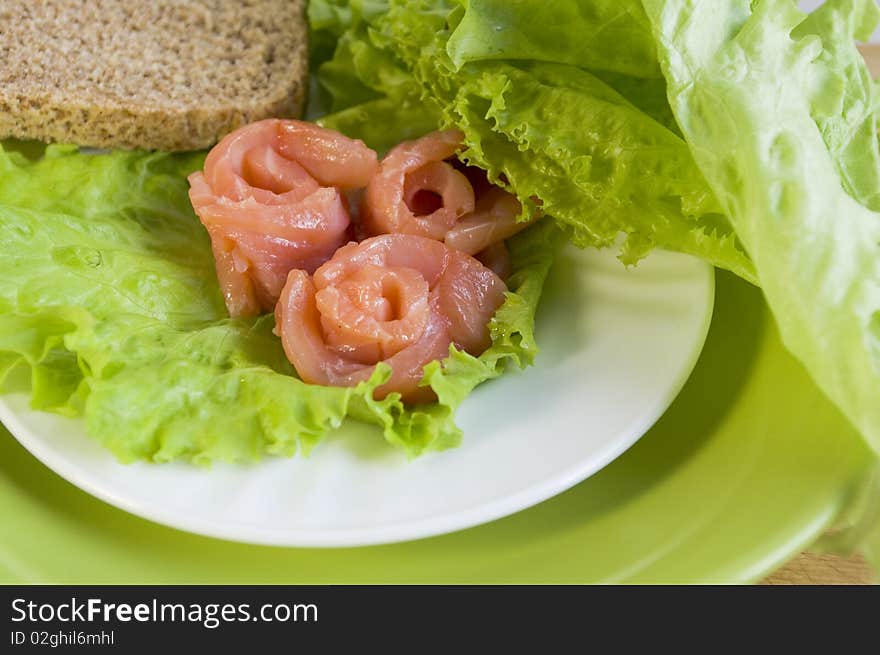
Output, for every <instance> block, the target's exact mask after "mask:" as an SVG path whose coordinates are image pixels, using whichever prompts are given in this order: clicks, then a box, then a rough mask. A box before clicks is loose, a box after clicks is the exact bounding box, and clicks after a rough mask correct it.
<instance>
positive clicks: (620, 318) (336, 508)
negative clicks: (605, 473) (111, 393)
mask: <svg viewBox="0 0 880 655" xmlns="http://www.w3.org/2000/svg"><path fill="white" fill-rule="evenodd" d="M713 299H714V277H713V273H712V269H711V268H710V267H709V266H707V265H706V264H704V263H702V262H700V261H698V260H696V259H693V258H691V257H687V256H683V255H674V254H670V253H665V252H658V253H655V254H654V255H652V256H651V257H649V258H648V259H647V260H646V261H644V262H642V263H641V264H640V265H639V266H638V267H637V268H636V269H633V270H626V269H624V267H623V266H622V265H621V264H620V263H619V262H618V261H616V259H615V258H614V256H613V255H612V254H611V253H599V252H595V251H585V252H580V251H575V250H574V249H571V250H570V251H567V252H566V254H565V256H564V257H563V258H562V260H561V261H560V262H559V264H557V266H556V267H555V268H554V271H553V273H552V274H551V278H550V280H549V283H548V288H547V292H546V294H545V296H544V299H543V301H542V303H541V307H540V311H539V316H538V333H537V338H538V343H539V344H540V346H541V348H542V351H541V354H540V355H539V357H538V362H537V365H536V366H534V367H533V368H530V369H527V370H526V371H523V372H513V373H508V374H506V375H504V376H502V377H501V378H499V379H498V380H495V381H492V382H490V383H487V384H485V385H483V386H481V387H479V388H478V389H477V390H476V391H475V392H474V393H473V394H472V396H471V397H470V398H469V399H468V400H467V401H466V402H465V404H464V405H463V407H462V408H461V411H460V413H459V425H461V427H462V428H463V429H464V433H465V437H464V442H463V443H462V445H461V446H460V447H459V448H457V449H455V450H449V451H445V452H441V453H434V454H431V455H427V456H424V457H422V458H419V459H417V460H414V461H407V460H406V458H405V457H404V455H403V454H402V453H400V452H398V451H397V450H394V449H392V448H391V447H390V446H387V445H386V444H385V443H384V441H383V439H382V437H381V435H380V434H379V433H378V431H377V430H374V429H373V428H372V427H370V426H364V425H360V424H357V423H354V422H352V423H349V424H346V425H345V426H344V427H343V429H342V430H340V431H339V432H338V433H337V434H335V435H333V436H332V437H330V438H329V439H328V440H327V441H326V442H324V443H323V444H321V445H319V446H318V447H317V448H316V449H315V450H314V451H313V453H312V455H311V456H310V457H309V458H295V459H286V460H285V459H271V460H266V461H264V462H262V463H259V464H256V465H252V466H228V465H223V466H219V465H215V466H214V467H213V468H212V469H210V470H203V469H198V468H195V467H191V466H188V465H185V464H171V465H161V466H160V465H150V464H144V463H139V464H133V465H122V464H119V463H117V462H116V460H115V459H114V458H113V457H112V456H111V455H110V454H109V452H107V451H105V450H103V449H102V448H101V447H99V446H98V445H97V444H96V443H95V442H93V441H91V440H90V439H89V438H88V437H87V436H86V434H85V432H84V429H83V424H82V422H80V421H78V420H72V419H65V418H62V417H58V416H55V415H53V414H47V413H42V412H34V411H31V410H30V409H29V408H28V403H27V398H26V397H25V396H24V395H21V394H19V395H11V396H6V397H4V399H3V400H2V401H0V419H2V421H3V422H4V423H5V424H6V426H7V427H8V428H9V430H10V431H11V432H12V433H13V434H14V435H15V436H16V437H17V438H18V440H19V441H20V442H21V443H22V444H23V445H24V446H25V448H27V449H28V450H30V451H31V452H32V453H33V454H34V455H35V456H36V457H37V458H39V459H40V460H41V461H42V462H43V463H45V464H46V465H47V466H49V467H50V468H51V469H53V470H54V471H56V472H57V473H58V474H59V475H61V476H63V477H65V478H67V479H68V480H69V481H71V482H72V483H73V484H75V485H77V486H79V487H81V488H82V489H84V490H86V491H88V492H89V493H91V494H93V495H95V496H97V497H98V498H101V499H103V500H105V501H107V502H108V503H111V504H113V505H116V506H118V507H121V508H122V509H124V510H127V511H129V512H132V513H133V514H137V515H139V516H143V517H145V518H148V519H151V520H153V521H156V522H158V523H164V524H167V525H170V526H173V527H176V528H179V529H181V530H187V531H190V532H196V533H199V534H204V535H209V536H214V537H220V538H224V539H232V540H236V541H244V542H251V543H260V544H273V545H284V546H357V545H366V544H378V543H387V542H394V541H403V540H407V539H416V538H420V537H427V536H431V535H436V534H441V533H445V532H451V531H453V530H459V529H462V528H467V527H470V526H474V525H477V524H480V523H484V522H486V521H491V520H493V519H497V518H500V517H502V516H505V515H507V514H511V513H513V512H516V511H518V510H521V509H524V508H526V507H529V506H531V505H534V504H535V503H539V502H541V501H542V500H545V499H547V498H550V497H551V496H553V495H555V494H557V493H559V492H561V491H563V490H565V489H567V488H569V487H571V486H572V485H574V484H576V483H578V482H580V481H581V480H583V479H585V478H586V477H588V476H590V475H592V474H593V473H595V472H596V471H598V470H599V469H601V468H602V467H604V466H605V465H606V464H608V463H609V462H611V461H612V460H613V459H615V458H616V457H617V456H619V455H620V454H621V453H622V452H624V451H625V450H626V449H627V448H629V447H630V446H631V445H632V444H633V443H634V442H635V441H636V440H637V439H638V438H639V437H640V436H641V435H642V434H644V433H645V432H646V431H647V430H648V428H649V427H650V426H651V425H652V424H653V423H654V422H655V421H656V420H657V419H658V418H659V417H660V415H661V414H662V413H663V412H664V410H665V409H666V408H667V407H668V406H669V404H670V403H671V402H672V400H673V398H674V397H675V396H676V394H677V393H678V391H679V390H680V388H681V387H682V385H683V384H684V381H685V380H686V379H687V377H688V375H689V374H690V372H691V370H692V368H693V366H694V364H695V363H696V360H697V357H698V355H699V353H700V350H701V348H702V346H703V342H704V340H705V337H706V332H707V330H708V327H709V320H710V317H711V314H712V304H713ZM119 429H120V430H124V429H125V426H124V425H120V426H119Z"/></svg>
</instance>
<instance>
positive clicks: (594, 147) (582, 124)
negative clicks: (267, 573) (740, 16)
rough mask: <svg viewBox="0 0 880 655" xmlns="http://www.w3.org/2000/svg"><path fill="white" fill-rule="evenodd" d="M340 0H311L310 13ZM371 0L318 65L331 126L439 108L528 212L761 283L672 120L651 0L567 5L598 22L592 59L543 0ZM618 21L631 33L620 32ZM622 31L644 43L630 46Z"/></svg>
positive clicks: (628, 258)
mask: <svg viewBox="0 0 880 655" xmlns="http://www.w3.org/2000/svg"><path fill="white" fill-rule="evenodd" d="M334 4H338V3H332V2H327V1H326V0H318V1H316V2H313V3H312V7H313V13H322V12H324V13H326V11H325V10H326V7H327V6H329V5H334ZM364 4H366V3H360V2H357V1H353V2H351V3H350V4H349V6H350V7H351V8H352V14H351V15H350V16H348V15H347V20H340V21H337V22H334V23H333V30H334V33H335V34H338V35H339V45H338V47H337V49H336V51H335V54H334V56H333V58H331V59H330V60H328V61H325V62H323V63H320V64H319V65H318V66H317V76H318V83H319V84H320V85H321V86H322V87H323V89H324V91H325V92H326V93H329V94H330V96H332V98H333V101H332V106H333V107H334V108H335V109H337V110H340V113H338V114H337V115H336V116H335V117H331V118H330V119H325V120H324V122H325V124H327V125H329V126H331V127H335V126H342V125H345V126H346V127H351V126H352V125H355V124H363V125H366V126H369V125H371V124H372V125H376V124H380V125H386V124H389V123H391V124H397V125H406V124H407V122H408V120H407V117H408V116H410V115H412V114H421V115H423V116H430V117H432V118H431V120H435V118H434V117H437V119H436V120H439V121H440V122H442V124H443V125H446V126H455V127H458V128H459V129H461V130H463V131H464V133H465V143H466V146H467V148H466V150H465V151H464V153H463V158H464V159H466V160H467V161H469V162H470V163H473V164H475V165H477V166H480V167H481V168H484V169H486V170H488V171H489V175H490V177H491V178H492V179H493V180H494V181H495V182H497V183H500V184H504V185H507V186H508V187H509V188H510V189H511V190H512V191H513V192H515V193H516V194H517V195H518V196H519V198H520V200H521V201H522V202H523V205H524V207H525V209H524V216H526V215H528V214H530V213H531V212H532V211H533V210H534V208H535V205H536V204H539V205H540V206H541V209H542V211H543V212H544V213H545V214H547V215H548V216H551V217H552V218H553V219H554V220H556V221H557V222H558V223H559V224H560V225H561V226H563V227H564V229H565V230H566V231H568V232H569V233H570V234H571V237H572V239H573V240H574V242H575V243H576V244H578V245H580V246H598V247H605V246H610V245H612V244H614V243H615V242H617V241H618V239H619V237H620V235H624V236H625V237H626V239H625V242H624V245H623V248H622V252H621V258H622V260H623V261H624V262H625V263H628V264H632V263H635V262H637V261H638V260H639V259H640V258H642V257H644V256H645V255H646V254H647V253H648V252H650V251H651V250H652V249H653V248H656V247H663V248H667V249H671V250H677V251H680V252H686V253H691V254H694V255H698V256H700V257H703V258H705V259H707V260H709V261H710V262H712V263H714V264H716V265H717V266H721V267H723V268H727V269H730V270H732V271H735V272H736V273H738V274H739V275H741V276H742V277H744V278H746V279H749V280H752V281H754V279H755V278H754V270H753V267H752V263H751V261H750V259H749V257H748V256H747V254H746V253H745V250H744V249H743V247H742V244H741V243H740V242H739V240H738V239H737V236H736V234H735V233H734V231H733V229H732V227H731V225H730V223H729V221H728V220H727V218H726V217H725V216H724V214H723V212H722V211H721V207H720V205H719V204H718V203H717V201H716V200H715V198H714V195H713V193H712V191H711V189H710V188H709V186H708V185H707V184H706V182H705V179H704V178H703V175H702V173H701V172H700V170H699V168H698V167H697V165H696V163H695V162H694V160H693V156H692V155H691V153H690V151H689V149H688V146H687V144H686V143H685V142H684V140H683V139H682V138H681V137H680V136H679V134H678V133H677V130H676V129H674V127H673V126H674V121H673V120H672V118H671V111H670V110H669V108H668V103H667V102H666V100H665V83H664V82H663V80H662V78H660V73H659V68H658V64H657V60H656V52H655V51H654V44H653V41H652V40H651V35H650V30H649V25H650V24H649V22H648V19H647V16H646V15H645V14H644V12H643V11H642V9H641V7H640V6H639V5H637V4H635V3H633V2H627V3H623V4H620V3H604V2H600V3H590V5H589V8H590V10H589V11H581V10H582V9H583V7H580V8H578V7H576V6H575V5H576V4H577V3H573V2H568V3H565V2H559V3H555V4H556V5H558V7H557V9H559V10H560V11H563V10H564V11H566V12H568V14H572V16H573V17H574V16H575V15H579V16H580V18H579V19H578V20H574V19H573V22H572V24H571V25H572V26H575V25H581V24H583V25H587V24H589V25H590V26H591V27H590V28H589V29H590V30H592V32H591V33H595V34H596V35H597V38H596V39H594V40H593V41H589V42H588V41H587V40H584V42H583V44H582V49H583V50H585V51H586V50H589V51H590V52H592V58H587V60H585V62H584V63H583V65H581V66H578V65H574V64H573V63H572V61H573V59H572V57H573V55H572V53H571V52H570V51H569V49H567V48H565V47H564V43H562V42H561V41H560V42H557V39H549V38H547V34H548V31H547V30H551V31H552V30H564V29H565V27H564V24H563V23H558V24H557V23H556V22H555V21H556V20H557V19H556V17H555V14H553V15H551V14H552V12H547V11H544V10H542V6H541V5H542V3H539V2H536V1H535V0H524V1H520V2H517V3H513V4H510V5H508V4H504V7H502V6H501V5H502V4H503V3H495V2H470V3H464V4H466V5H467V7H466V9H465V8H463V7H462V6H460V5H459V3H455V2H451V1H450V0H390V1H388V2H385V3H381V2H379V1H378V0H377V1H376V2H373V3H370V5H371V11H369V12H367V11H359V10H357V8H358V7H361V6H362V5H364ZM382 4H384V5H385V10H384V11H382V10H380V8H379V7H380V5H382ZM322 7H323V9H321V8H322ZM502 9H503V11H502ZM568 14H566V15H568ZM526 16H530V17H531V18H530V19H529V20H525V18H524V17H526ZM550 23H552V26H550V25H549V24H550ZM572 26H569V29H570V30H571V34H573V33H574V27H572ZM585 29H586V27H585ZM621 30H622V31H624V32H626V33H627V34H629V35H630V38H629V40H623V41H621V39H620V38H619V34H618V33H617V32H618V31H621ZM571 34H570V36H571ZM598 36H602V38H598ZM572 38H574V37H572ZM481 43H482V44H484V45H485V44H489V45H485V47H483V46H480V44H481ZM622 43H628V44H630V45H632V46H633V48H632V50H631V51H628V52H627V53H626V55H625V56H624V55H623V54H621V53H622V52H623V49H622V48H621V47H620V46H621V44H622ZM635 44H639V47H638V48H636V47H635ZM495 45H498V47H497V48H496V47H495ZM481 48H482V49H481ZM624 60H626V62H625V63H622V62H624ZM600 62H604V63H600ZM615 62H616V63H615ZM589 67H593V68H595V70H591V69H589ZM600 69H601V70H600ZM639 75H641V77H639ZM341 76H344V78H345V80H346V82H345V83H344V84H340V83H339V80H340V77H341ZM358 88H360V89H368V90H369V93H370V96H369V98H365V97H364V95H363V93H361V92H355V91H353V89H358ZM628 96H629V97H628ZM340 117H345V118H344V120H345V122H344V123H340V122H337V121H339V120H340ZM367 130H368V128H367ZM375 145H377V147H378V146H381V145H382V144H379V143H375Z"/></svg>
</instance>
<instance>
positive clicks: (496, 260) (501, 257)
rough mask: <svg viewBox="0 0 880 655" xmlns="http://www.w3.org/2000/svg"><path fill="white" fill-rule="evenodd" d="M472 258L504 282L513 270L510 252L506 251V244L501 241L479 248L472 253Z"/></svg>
mask: <svg viewBox="0 0 880 655" xmlns="http://www.w3.org/2000/svg"><path fill="white" fill-rule="evenodd" d="M474 259H476V260H477V261H478V262H480V263H481V264H482V265H483V266H485V267H486V268H488V269H489V270H490V271H492V272H493V273H495V275H497V276H498V277H500V278H501V279H502V280H504V281H505V282H506V281H507V278H509V277H510V274H511V273H512V272H513V265H512V264H511V262H510V253H509V252H508V251H507V245H506V244H505V243H504V242H503V241H499V242H498V243H493V244H492V245H491V246H489V247H488V248H485V249H483V250H481V251H480V252H478V253H477V254H476V255H474Z"/></svg>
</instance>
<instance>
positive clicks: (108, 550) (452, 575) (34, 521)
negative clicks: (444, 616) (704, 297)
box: [0, 274, 871, 584]
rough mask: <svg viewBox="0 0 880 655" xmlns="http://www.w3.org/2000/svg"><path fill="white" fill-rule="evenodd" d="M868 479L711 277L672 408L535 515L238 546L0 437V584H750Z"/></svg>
mask: <svg viewBox="0 0 880 655" xmlns="http://www.w3.org/2000/svg"><path fill="white" fill-rule="evenodd" d="M575 429H576V428H575ZM870 461H871V459H870V456H869V454H868V451H867V448H866V447H865V446H863V444H862V442H861V440H860V439H859V438H858V435H857V434H856V433H855V432H854V431H853V429H852V428H851V427H850V426H849V425H848V424H847V423H846V421H845V420H844V419H843V418H842V417H841V416H840V414H839V413H838V412H837V410H836V409H835V408H834V407H832V406H831V405H830V404H829V403H828V402H827V401H826V400H825V399H824V397H823V396H822V395H821V393H820V392H819V391H818V390H817V389H816V387H815V386H814V385H813V384H812V383H811V382H810V380H809V378H808V377H807V375H806V373H805V372H804V370H803V369H802V368H801V366H800V365H799V364H798V363H797V362H795V361H794V360H793V359H792V358H791V357H790V356H789V355H788V354H787V353H786V352H785V351H784V349H783V347H782V345H781V344H780V342H779V337H778V335H777V333H776V330H775V328H774V327H773V325H772V322H771V319H770V317H769V315H768V312H767V310H766V308H765V305H764V304H763V301H762V299H761V295H760V292H759V291H758V290H757V289H755V288H753V287H751V286H749V285H748V284H746V283H744V282H741V281H739V280H736V279H734V278H733V277H731V276H729V275H726V274H719V275H718V281H717V295H716V309H715V317H714V318H713V323H712V328H711V331H710V333H709V339H708V341H707V343H706V348H705V350H704V352H703V354H702V356H701V358H700V362H699V364H698V365H697V368H696V370H695V371H694V373H693V375H692V376H691V379H690V380H689V381H688V384H687V385H686V386H685V388H684V390H683V391H682V393H681V395H680V396H679V398H678V399H677V400H676V402H675V403H674V404H673V405H672V407H671V408H670V409H669V410H668V411H667V413H666V414H665V415H664V416H663V418H662V419H661V420H660V422H659V423H658V424H657V425H656V426H655V427H654V428H653V429H652V430H651V431H650V432H649V433H648V434H647V435H646V436H645V437H643V438H642V439H641V440H640V441H639V442H638V444H636V446H634V447H633V448H632V449H631V450H630V451H629V452H627V453H626V454H625V455H624V456H622V457H621V458H620V459H618V460H616V461H615V462H614V463H613V464H611V465H610V466H608V467H607V468H606V469H604V470H603V471H601V472H600V473H598V474H597V475H595V476H593V477H592V478H590V479H589V480H587V481H586V482H584V483H582V484H580V485H578V486H577V487H575V488H573V489H571V490H570V491H568V492H566V493H564V494H562V495H560V496H557V497H556V498H553V499H551V500H549V501H547V502H545V503H543V504H541V505H538V506H537V507H534V508H532V509H529V510H527V511H524V512H521V513H519V514H516V515H514V516H512V517H509V518H506V519H502V520H500V521H496V522H495V523H492V524H490V525H486V526H481V527H478V528H472V529H470V530H465V531H463V532H458V533H455V534H450V535H445V536H442V537H435V538H432V539H425V540H422V541H416V542H410V543H405V544H395V545H389V546H375V547H369V548H351V549H339V550H319V549H283V548H267V547H258V546H245V545H240V544H234V543H227V542H223V541H217V540H213V539H207V538H203V537H196V536H192V535H188V534H185V533H182V532H178V531H176V530H172V529H170V528H165V527H160V526H158V525H155V524H152V523H150V522H148V521H144V520H142V519H139V518H136V517H134V516H131V515H128V514H126V513H124V512H122V511H120V510H117V509H114V508H113V507H110V506H109V505H106V504H104V503H102V502H100V501H98V500H95V499H94V498H92V497H91V496H89V495H87V494H86V493H84V492H82V491H80V490H79V489H77V488H76V487H74V486H72V485H71V484H69V483H67V482H66V481H64V480H63V479H61V478H59V477H58V476H56V475H55V474H54V473H52V472H51V471H49V470H48V469H46V468H45V467H44V466H43V465H42V464H40V463H39V462H37V460H35V459H34V458H33V457H31V456H30V455H29V454H28V453H27V452H26V451H25V450H24V449H23V448H22V447H21V446H19V445H18V443H17V442H16V441H15V440H14V439H13V438H12V437H11V436H10V435H9V434H8V433H6V432H5V431H2V433H0V515H2V517H3V520H2V522H0V582H7V583H11V582H28V583H30V582H33V583H217V584H222V583H293V584H331V583H537V582H547V583H554V582H556V583H586V582H633V583H635V582H749V581H753V580H755V579H757V578H759V577H761V576H762V575H764V574H766V573H767V572H769V571H770V570H772V569H773V568H775V567H776V566H778V565H779V564H781V563H782V562H784V561H785V560H786V559H787V558H789V557H790V556H792V555H793V554H795V553H796V552H798V551H799V550H801V549H803V548H805V547H807V546H808V545H809V544H811V543H812V542H813V540H814V539H815V538H816V537H817V536H818V535H819V534H820V533H821V532H822V531H823V530H824V529H825V528H826V527H827V526H828V525H830V523H831V522H832V521H833V520H834V519H835V518H836V517H837V516H838V515H839V513H840V512H841V510H842V509H843V508H844V507H845V506H846V504H847V503H848V501H849V500H850V499H851V497H852V495H853V494H854V493H855V491H856V489H857V487H858V484H859V483H860V482H861V480H862V479H863V477H864V475H865V473H866V472H867V470H868V467H869V464H870ZM291 502H296V499H295V498H294V499H291Z"/></svg>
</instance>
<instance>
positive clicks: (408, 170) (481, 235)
mask: <svg viewBox="0 0 880 655" xmlns="http://www.w3.org/2000/svg"><path fill="white" fill-rule="evenodd" d="M463 139H464V134H463V133H462V132H460V131H459V130H444V131H442V132H432V133H431V134H428V135H426V136H423V137H422V138H420V139H416V140H415V141H405V142H403V143H401V144H400V145H398V146H396V147H395V148H393V149H392V150H391V151H389V153H388V154H387V155H386V156H385V158H384V159H383V160H382V162H381V164H380V165H379V172H378V173H377V174H376V176H375V177H373V179H372V181H371V182H370V184H369V186H368V187H367V190H366V193H365V194H364V197H363V200H362V203H361V212H360V213H361V220H362V222H363V226H364V229H365V230H366V232H367V233H368V234H389V233H399V234H416V235H419V236H423V237H429V238H431V239H437V240H438V241H443V242H445V243H446V244H447V245H449V246H451V247H453V248H456V249H457V250H461V251H462V252H465V253H467V254H469V255H476V254H478V253H481V252H483V251H484V250H486V249H487V248H490V247H491V246H493V245H495V244H498V243H501V242H503V241H504V240H505V239H507V238H508V237H511V236H513V235H514V234H516V233H517V232H519V231H520V230H522V229H524V228H525V227H527V226H528V225H529V223H528V222H523V221H519V220H518V218H519V216H520V214H521V213H522V205H521V203H520V202H519V200H517V198H516V196H514V195H513V194H511V193H508V192H507V191H505V190H504V189H502V188H501V187H498V186H495V185H493V184H491V183H490V182H489V181H488V180H487V179H486V174H485V172H484V171H482V170H480V169H478V168H475V167H469V166H464V165H463V164H461V163H460V162H458V161H457V160H455V155H456V153H457V152H458V151H459V150H461V147H462V143H463ZM496 252H497V249H496Z"/></svg>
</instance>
